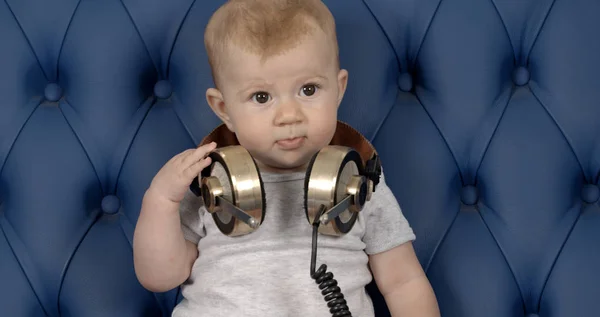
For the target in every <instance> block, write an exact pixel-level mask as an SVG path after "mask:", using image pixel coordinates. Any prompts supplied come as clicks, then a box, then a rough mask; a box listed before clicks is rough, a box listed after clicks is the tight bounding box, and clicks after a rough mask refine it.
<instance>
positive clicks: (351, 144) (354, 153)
mask: <svg viewBox="0 0 600 317" xmlns="http://www.w3.org/2000/svg"><path fill="white" fill-rule="evenodd" d="M212 141H215V142H216V143H217V146H220V147H218V148H216V149H215V150H214V151H213V152H211V153H209V154H208V155H209V157H210V158H211V159H212V162H211V164H210V166H208V167H207V168H205V169H204V170H202V172H201V173H200V175H199V177H196V178H195V179H194V181H193V182H192V184H191V185H190V190H191V191H192V192H193V193H194V194H195V195H196V196H197V197H202V199H203V201H204V205H205V207H206V209H207V210H208V212H209V213H211V214H212V218H213V220H214V221H215V224H216V225H217V227H218V228H219V230H220V231H221V232H222V233H223V234H225V235H227V236H232V237H234V236H240V235H244V234H248V233H251V232H253V231H255V230H256V229H258V228H259V227H260V225H262V223H263V221H264V220H265V212H266V207H267V206H266V199H265V191H264V186H263V182H262V179H261V177H260V172H259V169H258V166H257V164H256V161H255V160H254V159H253V158H252V156H251V155H250V153H249V152H248V151H247V150H246V149H244V148H243V147H242V146H240V145H239V142H238V140H237V138H236V136H235V134H234V133H232V132H231V131H229V129H227V127H226V126H225V125H220V126H219V127H217V128H216V129H215V130H213V131H212V132H211V133H210V134H209V135H208V136H207V137H206V138H204V140H202V143H201V144H200V145H203V144H207V143H210V142H212ZM217 168H220V169H222V172H224V173H221V176H216V174H218V173H215V174H214V175H213V172H214V171H215V169H217ZM223 175H226V177H223ZM380 176H381V162H380V160H379V156H378V155H377V152H376V151H375V148H374V147H373V146H372V145H371V143H370V142H369V141H368V140H367V139H366V138H365V137H364V136H363V135H362V134H360V133H359V132H358V131H356V130H355V129H353V128H352V127H351V126H349V125H348V124H346V123H343V122H341V121H338V122H337V127H336V131H335V134H334V136H333V139H332V141H331V142H330V144H329V145H328V146H326V147H325V148H323V149H321V150H320V151H319V152H317V153H316V154H315V155H314V156H313V157H312V159H311V160H310V162H309V164H308V167H307V169H306V177H305V179H304V211H305V214H306V218H307V220H308V222H309V223H310V224H311V225H312V226H313V235H312V255H311V264H310V275H311V277H312V278H313V279H314V280H315V282H316V283H317V284H318V287H319V289H320V290H321V294H322V295H323V297H324V299H325V301H326V302H327V306H328V307H329V312H330V313H331V315H332V316H339V317H343V316H352V314H351V313H350V309H349V308H348V306H347V303H346V300H345V299H344V295H343V294H342V290H341V289H340V287H339V285H338V283H337V281H336V280H335V279H334V277H333V273H331V272H328V271H327V265H326V264H322V265H321V266H320V267H319V268H318V269H315V266H316V264H315V262H316V256H317V232H320V233H323V234H326V235H333V236H341V235H344V234H346V233H348V232H349V231H350V230H351V229H352V227H353V226H354V223H355V222H356V219H357V218H358V213H359V212H360V211H361V210H362V209H363V207H364V206H365V203H366V202H367V201H368V200H370V199H371V194H372V193H373V192H375V188H376V187H377V184H379V178H380Z"/></svg>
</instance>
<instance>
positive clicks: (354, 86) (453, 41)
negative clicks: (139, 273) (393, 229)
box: [0, 0, 600, 317]
mask: <svg viewBox="0 0 600 317" xmlns="http://www.w3.org/2000/svg"><path fill="white" fill-rule="evenodd" d="M325 2H326V4H327V5H328V6H329V7H330V9H331V11H332V12H333V14H334V15H335V17H336V19H337V26H338V37H339V43H340V57H341V64H342V66H343V67H344V68H346V69H348V71H349V73H350V80H349V86H348V92H347V94H346V97H345V99H344V101H343V103H342V105H341V108H340V112H339V114H340V119H341V120H344V121H346V122H348V123H350V124H351V125H353V126H354V127H355V128H357V129H358V130H359V131H361V132H362V133H363V134H365V135H366V136H367V137H368V138H369V139H370V140H372V142H373V143H374V145H375V146H376V147H377V149H378V151H379V153H380V155H381V158H382V161H383V166H384V169H385V172H386V180H387V182H388V184H389V186H390V187H391V188H392V190H393V191H394V193H395V194H396V195H397V198H398V201H399V203H400V205H401V207H402V208H403V211H404V213H405V215H406V217H407V218H408V220H409V221H410V223H411V225H412V226H413V228H414V230H415V232H416V235H417V240H416V241H415V248H416V251H417V255H418V257H419V260H420V262H421V264H422V265H423V267H424V268H425V270H426V272H427V274H428V277H429V279H430V281H431V283H432V285H433V287H434V290H435V292H436V295H437V298H438V301H439V304H440V308H441V310H442V316H444V317H454V316H456V317H458V316H460V317H475V316H477V317H479V316H488V317H496V316H497V317H500V316H502V317H504V316H555V317H558V316H565V317H566V316H569V317H570V316H596V315H597V314H598V311H600V304H599V303H600V302H599V301H598V300H597V297H598V294H600V274H599V273H598V268H599V267H600V252H598V250H600V249H599V248H598V242H599V241H600V231H599V230H598V228H600V213H599V209H598V204H597V202H598V198H599V196H600V191H599V188H598V185H597V184H598V172H599V170H600V146H599V142H598V137H597V136H598V127H599V126H600V125H599V124H598V122H599V121H600V120H599V119H600V81H599V80H598V74H600V41H599V40H598V36H599V34H598V33H599V31H600V20H599V19H598V16H599V13H600V2H599V1H592V0H587V1H586V0H571V1H553V0H539V1H503V0H492V1H472V0H448V1H441V0H328V1H325ZM222 3H223V1H222V0H220V1H193V0H169V1H164V0H163V1H160V0H147V1H130V0H123V1H112V0H106V1H77V0H60V1H58V0H56V1H41V0H22V1H16V0H7V1H2V2H0V281H1V282H0V316H10V317H13V316H14V317H20V316H86V317H88V316H168V315H169V314H170V312H171V310H172V308H173V307H174V306H175V305H176V303H177V302H178V301H179V300H180V298H181V297H180V294H179V290H178V289H175V290H173V291H171V292H167V293H161V294H153V293H151V292H148V291H147V290H145V289H144V288H142V287H141V286H140V284H139V282H138V281H137V279H136V276H135V273H134V269H133V261H132V235H133V230H134V227H135V223H136V219H137V217H138V214H139V209H140V203H141V198H142V195H143V193H144V190H145V189H146V188H147V186H148V185H149V182H150V181H151V179H152V177H153V176H154V174H155V173H156V171H157V170H158V169H159V168H160V167H161V166H162V165H163V164H164V163H165V162H166V161H167V160H168V159H169V158H170V157H171V156H173V155H174V154H176V153H178V152H180V151H183V150H184V149H186V148H190V147H194V146H195V145H196V144H197V143H199V141H200V140H201V138H202V137H203V136H204V135H206V134H207V133H208V132H209V131H211V130H212V129H213V128H214V127H215V126H216V125H217V124H218V123H219V121H218V119H217V117H215V115H214V114H213V113H212V112H211V111H210V109H209V107H208V106H207V105H206V100H205V95H204V93H205V90H206V88H208V87H209V86H211V85H212V81H211V77H210V71H209V67H208V63H207V58H206V54H205V50H204V46H203V30H204V26H205V24H206V22H207V20H208V18H209V17H210V15H211V14H212V12H213V11H214V10H215V9H216V8H217V7H218V6H219V5H220V4H222ZM369 290H370V291H371V292H372V294H373V300H374V302H375V304H376V309H377V315H378V316H386V315H388V313H387V310H386V307H385V303H384V302H383V300H382V298H381V296H380V295H379V294H378V292H377V289H376V288H375V287H374V285H373V284H371V285H370V286H369Z"/></svg>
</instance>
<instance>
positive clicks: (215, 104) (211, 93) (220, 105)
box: [206, 88, 235, 132]
mask: <svg viewBox="0 0 600 317" xmlns="http://www.w3.org/2000/svg"><path fill="white" fill-rule="evenodd" d="M206 101H207V102H208V105H209V106H210V108H211V109H212V111H213V112H214V113H215V114H216V115H217V117H219V118H220V119H221V121H223V123H224V124H225V125H226V126H227V128H229V130H230V131H231V132H235V131H233V125H232V124H231V118H230V117H229V115H228V114H227V107H226V106H225V100H224V99H223V94H222V93H221V92H220V91H219V90H218V89H216V88H208V89H207V90H206Z"/></svg>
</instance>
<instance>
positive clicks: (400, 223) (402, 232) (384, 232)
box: [363, 173, 416, 255]
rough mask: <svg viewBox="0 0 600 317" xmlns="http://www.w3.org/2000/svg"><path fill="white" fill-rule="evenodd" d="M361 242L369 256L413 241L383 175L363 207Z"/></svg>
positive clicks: (411, 233)
mask: <svg viewBox="0 0 600 317" xmlns="http://www.w3.org/2000/svg"><path fill="white" fill-rule="evenodd" d="M363 211H365V224H366V225H365V234H364V236H363V242H364V243H365V244H366V247H365V252H366V253H367V254H369V255H371V254H376V253H381V252H385V251H387V250H390V249H393V248H394V247H397V246H399V245H402V244H404V243H406V242H409V241H413V240H415V238H416V237H415V234H414V232H413V230H412V228H411V227H410V225H409V223H408V221H407V220H406V218H405V217H404V214H403V213H402V210H401V209H400V206H399V204H398V201H397V200H396V197H395V196H394V194H393V192H392V190H391V189H390V188H389V187H388V186H387V184H386V182H385V177H384V175H383V173H382V174H381V178H380V181H379V184H378V185H377V188H376V190H375V192H374V193H373V195H372V196H371V200H369V201H368V202H367V204H366V205H365V209H364V210H363Z"/></svg>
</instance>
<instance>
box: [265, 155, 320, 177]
mask: <svg viewBox="0 0 600 317" xmlns="http://www.w3.org/2000/svg"><path fill="white" fill-rule="evenodd" d="M311 157H312V156H308V157H299V158H296V159H285V158H272V157H265V158H255V159H256V163H257V165H258V167H259V169H260V170H261V171H263V172H277V173H294V172H304V171H306V167H307V166H308V163H309V162H310V159H311Z"/></svg>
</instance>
